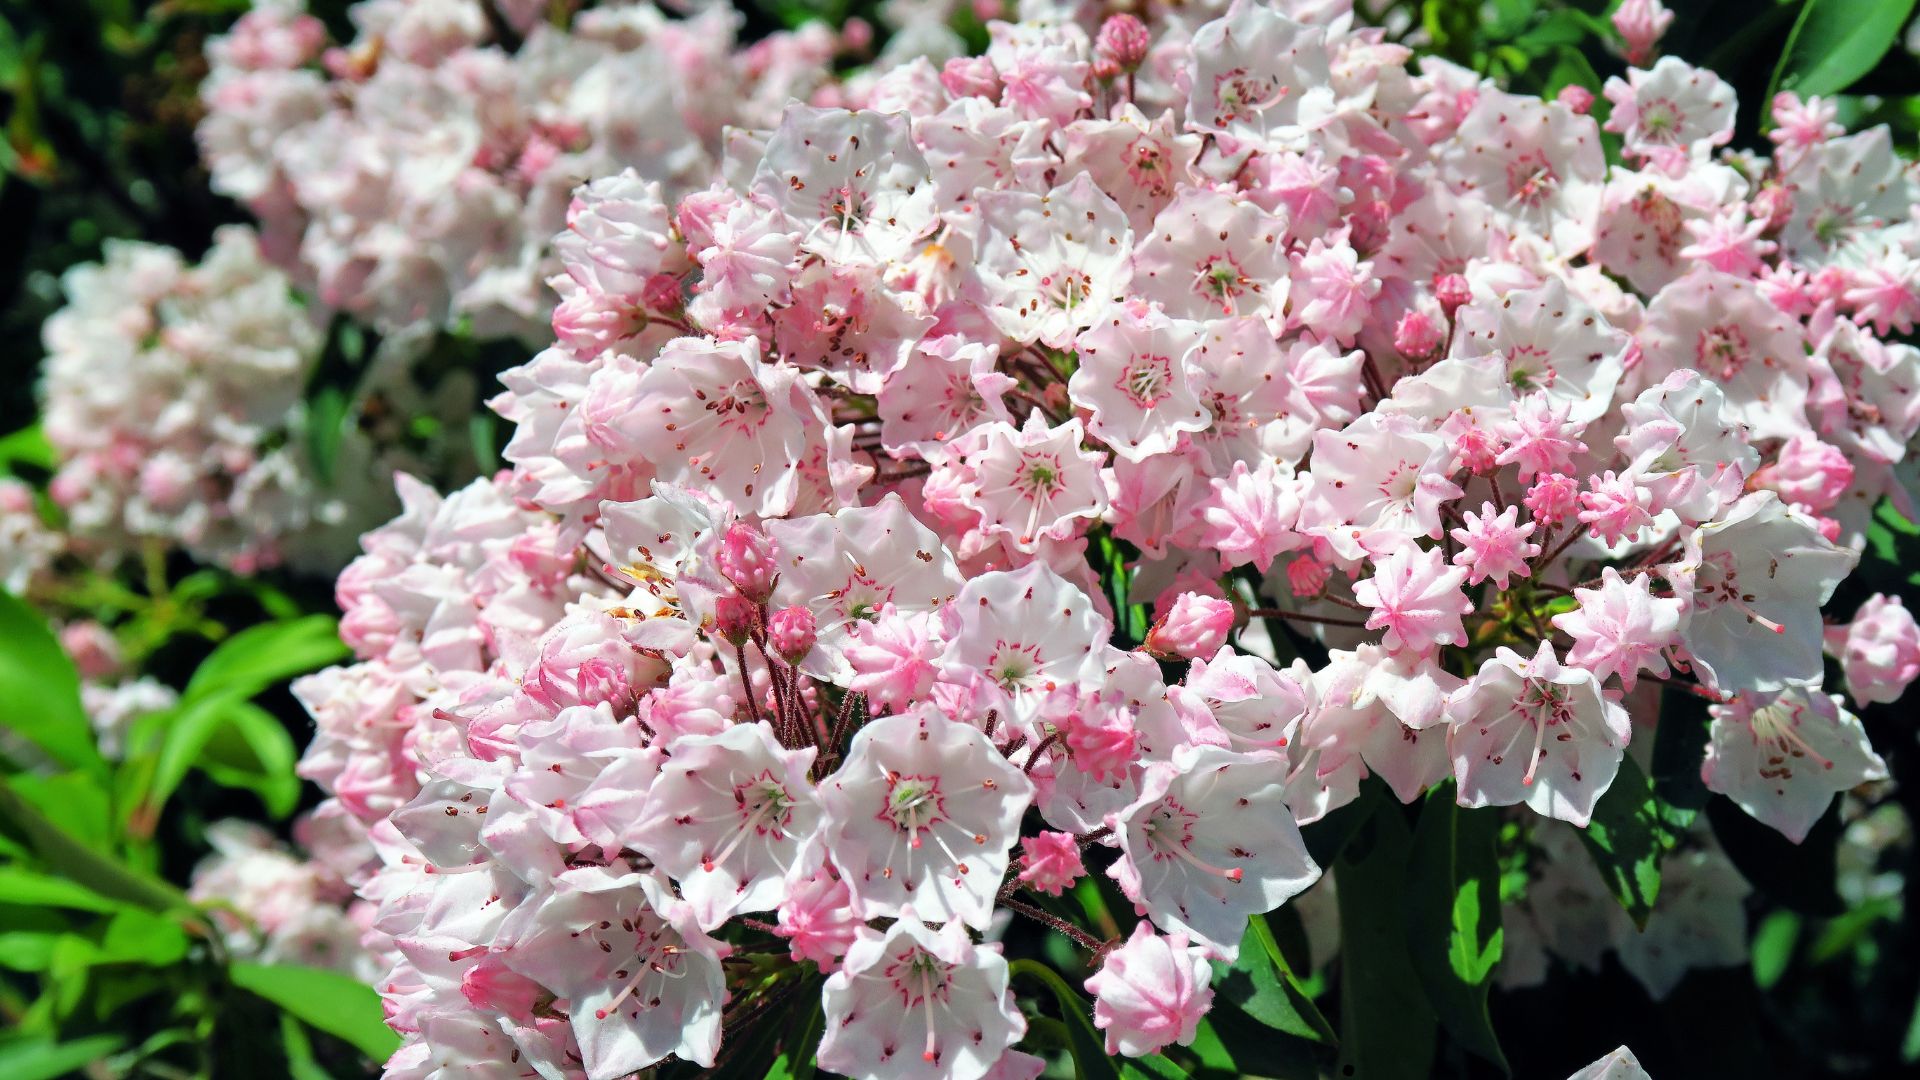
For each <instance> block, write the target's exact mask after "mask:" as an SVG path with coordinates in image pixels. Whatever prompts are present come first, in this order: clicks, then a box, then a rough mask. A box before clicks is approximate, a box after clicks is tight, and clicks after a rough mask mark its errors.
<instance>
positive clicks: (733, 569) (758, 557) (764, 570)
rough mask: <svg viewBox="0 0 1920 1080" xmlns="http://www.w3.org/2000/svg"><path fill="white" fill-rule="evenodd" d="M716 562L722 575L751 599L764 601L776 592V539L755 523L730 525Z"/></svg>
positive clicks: (716, 556)
mask: <svg viewBox="0 0 1920 1080" xmlns="http://www.w3.org/2000/svg"><path fill="white" fill-rule="evenodd" d="M714 562H715V563H716V564H718V566H719V567H720V575H721V576H722V577H724V578H726V579H727V580H728V581H731V582H732V583H733V587H734V588H736V589H739V590H740V595H741V596H744V597H746V598H747V599H748V600H751V601H753V602H754V603H756V604H764V603H766V602H767V597H769V596H772V595H773V578H774V565H773V541H772V540H769V539H767V534H766V533H763V532H761V531H760V530H759V529H757V528H755V527H754V526H752V525H749V524H747V523H746V522H744V521H735V522H734V523H732V524H731V525H728V526H727V531H726V532H725V533H723V534H721V537H720V551H719V553H718V554H717V555H715V556H714Z"/></svg>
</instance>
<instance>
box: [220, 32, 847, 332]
mask: <svg viewBox="0 0 1920 1080" xmlns="http://www.w3.org/2000/svg"><path fill="white" fill-rule="evenodd" d="M549 6H550V5H549V4H548V3H546V2H545V0H519V2H515V3H499V4H496V3H492V2H483V0H365V2H362V3H358V4H355V5H354V6H353V7H352V8H351V10H350V11H349V15H350V16H351V18H352V20H353V24H354V27H355V30H356V35H355V37H354V39H353V40H352V41H350V42H347V43H345V44H342V45H339V46H336V47H332V48H328V47H327V35H326V31H325V28H324V27H323V26H322V25H321V23H320V21H319V20H318V19H316V18H314V17H313V16H311V15H308V14H306V13H305V11H304V7H305V5H304V3H303V2H302V0H278V2H274V3H268V4H261V5H258V6H256V7H255V8H254V9H253V10H252V11H250V12H249V13H247V14H246V15H244V16H243V17H242V18H241V19H240V20H239V22H238V23H237V24H236V25H235V26H234V28H233V30H232V32H231V33H229V34H227V35H225V36H224V37H221V38H217V39H215V40H214V41H213V42H211V43H210V44H209V46H208V59H209V61H210V64H211V72H210V74H209V75H208V78H207V80H206V82H205V84H204V87H203V90H202V97H203V99H204V102H205V105H206V109H207V115H206V118H205V120H204V121H203V122H202V123H201V125H200V130H199V137H200V143H201V147H202V150H203V153H204V156H205V158H206V160H207V163H208V165H209V167H210V169H211V171H212V174H213V184H214V188H215V190H217V191H219V192H220V193H222V194H225V195H229V196H232V197H233V198H235V199H239V200H241V201H242V202H244V203H246V204H247V205H248V206H249V207H250V208H251V209H252V210H253V212H254V213H255V214H256V215H257V216H258V217H259V219H260V222H261V229H262V232H263V234H264V236H265V237H266V239H267V247H268V249H269V250H270V251H271V252H272V253H273V256H274V259H275V261H276V262H278V263H280V264H281V265H283V266H285V267H287V268H288V269H289V270H291V271H293V272H294V273H295V274H296V277H297V278H298V279H299V280H300V281H301V283H302V284H303V285H306V286H311V287H313V288H315V289H316V290H317V295H318V296H319V297H320V299H321V300H322V301H323V302H324V303H326V304H327V305H328V306H329V307H333V308H338V309H341V310H344V311H347V312H350V313H352V314H354V315H356V316H359V317H362V318H364V319H366V320H368V321H370V322H372V323H373V324H374V325H375V326H377V327H378V328H380V329H381V330H382V331H384V332H389V333H392V332H397V331H400V330H404V329H419V328H432V327H437V326H441V325H453V324H454V323H456V322H458V323H463V324H465V325H470V326H471V327H472V328H473V329H474V330H475V331H476V332H478V333H479V334H481V335H483V336H489V337H494V336H514V335H518V336H522V337H526V338H528V339H529V340H532V339H534V338H536V337H537V336H538V334H539V332H540V331H543V330H544V324H545V323H546V317H547V312H548V311H549V310H550V309H551V308H552V305H553V296H552V294H551V293H550V292H549V291H548V289H547V287H546V285H545V279H546V278H547V277H548V276H549V275H550V274H551V273H552V271H553V261H552V258H551V255H550V253H549V251H548V246H547V245H548V241H549V240H550V239H551V237H552V235H553V233H554V231H555V230H556V229H557V228H559V226H560V221H561V215H562V213H563V211H564V210H565V207H566V205H567V196H568V193H569V192H570V191H571V190H572V189H573V187H574V186H575V185H576V184H578V183H580V182H581V181H583V180H586V179H589V178H591V177H595V176H602V175H607V174H610V173H614V172H618V171H619V170H620V169H621V168H623V167H629V166H632V167H637V168H641V169H643V170H645V171H646V174H647V175H648V177H649V178H652V179H656V180H660V181H663V182H665V183H667V184H668V185H669V186H670V187H672V188H674V189H675V190H680V189H686V188H689V187H692V186H696V185H698V184H702V183H705V182H706V180H707V178H708V177H709V176H710V175H711V173H712V171H713V161H714V152H715V150H716V149H717V148H718V146H719V144H720V141H721V135H722V132H723V130H724V129H725V127H726V126H727V125H729V124H740V123H754V122H756V121H757V120H758V118H760V117H764V116H768V115H777V112H778V109H779V106H780V105H781V104H782V103H784V102H785V101H786V100H787V98H788V97H790V96H799V97H803V98H804V97H807V96H809V95H810V94H812V93H813V92H814V91H815V90H816V89H817V88H818V87H820V86H822V85H824V84H826V83H827V81H828V75H829V64H830V62H831V61H832V60H833V59H834V57H835V56H836V55H838V54H839V52H840V51H841V48H842V44H841V42H840V40H839V38H838V37H837V36H836V35H834V34H833V33H832V32H830V31H828V30H827V29H826V28H825V27H824V26H822V25H819V24H814V25H811V26H810V27H808V28H806V29H804V30H801V31H797V32H793V33H783V34H776V35H774V36H772V37H770V38H767V39H766V40H764V41H761V42H759V43H757V44H756V45H754V46H753V47H752V48H750V49H744V50H738V49H736V48H735V47H734V35H735V31H736V23H737V21H738V18H739V16H738V14H737V13H736V12H734V10H733V9H732V8H731V7H728V6H726V5H718V6H701V7H702V10H701V13H700V14H699V15H697V16H695V17H693V18H691V19H688V20H684V21H681V20H676V19H671V18H669V17H667V16H666V15H664V14H662V13H661V12H660V11H658V10H657V9H655V8H654V7H652V6H651V5H648V4H637V3H633V4H614V5H608V6H603V7H600V8H596V9H594V10H591V11H587V12H583V13H581V14H580V15H578V16H577V17H575V18H574V19H573V21H572V25H571V27H570V28H569V29H566V30H560V29H556V28H555V26H554V25H552V24H550V23H549V22H548V21H547V15H548V12H547V9H548V7H549ZM560 6H564V5H560Z"/></svg>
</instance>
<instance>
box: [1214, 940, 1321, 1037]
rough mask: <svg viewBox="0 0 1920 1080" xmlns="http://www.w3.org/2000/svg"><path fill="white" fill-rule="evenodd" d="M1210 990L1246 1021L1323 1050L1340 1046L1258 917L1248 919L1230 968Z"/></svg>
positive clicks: (1225, 969) (1226, 969)
mask: <svg viewBox="0 0 1920 1080" xmlns="http://www.w3.org/2000/svg"><path fill="white" fill-rule="evenodd" d="M1214 989H1215V992H1216V993H1217V994H1218V995H1219V996H1220V997H1222V998H1224V999H1226V1000H1227V1001H1230V1002H1232V1003H1233V1004H1234V1005H1236V1006H1238V1007H1239V1008H1240V1010H1241V1011H1242V1012H1245V1013H1246V1014H1247V1015H1248V1016H1250V1017H1252V1018H1253V1019H1255V1020H1258V1021H1259V1022H1260V1023H1262V1024H1264V1025H1266V1026H1267V1027H1270V1028H1272V1029H1274V1030H1275V1031H1278V1032H1281V1033H1282V1034H1283V1035H1285V1036H1289V1037H1292V1038H1295V1039H1303V1040H1306V1041H1308V1042H1313V1043H1322V1044H1327V1045H1331V1044H1334V1043H1337V1042H1339V1037H1338V1036H1337V1035H1335V1033H1334V1030H1333V1025H1332V1024H1330V1023H1328V1022H1327V1018H1326V1017H1324V1016H1322V1015H1320V1010H1319V1008H1318V1007H1316V1006H1315V1005H1314V1003H1313V999H1312V998H1309V997H1308V996H1307V995H1306V992H1305V991H1303V990H1301V989H1300V984H1299V981H1298V980H1297V979H1295V978H1294V976H1293V972H1292V971H1291V970H1290V969H1289V968H1288V966H1287V961H1286V957H1285V956H1283V955H1282V954H1281V952H1280V946H1279V944H1278V943H1277V942H1276V941H1275V940H1274V937H1273V931H1272V930H1271V928H1269V927H1268V926H1267V921H1266V919H1265V918H1264V917H1262V916H1259V915H1256V916H1254V917H1253V918H1251V919H1248V920H1247V930H1246V933H1245V934H1244V935H1243V936H1242V937H1241V939H1240V956H1239V958H1238V959H1237V960H1235V961H1234V962H1233V966H1232V967H1231V968H1225V967H1224V965H1223V971H1222V973H1221V974H1220V975H1219V976H1218V977H1217V978H1216V979H1215V982H1214Z"/></svg>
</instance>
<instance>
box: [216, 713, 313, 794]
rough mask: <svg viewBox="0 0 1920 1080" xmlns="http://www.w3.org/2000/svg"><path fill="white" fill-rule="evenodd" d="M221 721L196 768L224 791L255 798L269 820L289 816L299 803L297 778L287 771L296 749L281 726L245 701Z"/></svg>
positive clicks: (297, 756) (296, 758)
mask: <svg viewBox="0 0 1920 1080" xmlns="http://www.w3.org/2000/svg"><path fill="white" fill-rule="evenodd" d="M226 721H227V722H226V723H225V724H224V725H222V726H221V727H220V728H218V729H217V730H215V732H214V734H213V737H212V738H211V739H209V740H208V742H207V745H206V750H205V752H204V753H202V754H201V756H200V759H199V761H198V762H197V764H198V766H199V768H200V770H201V771H202V772H204V773H206V774H207V775H208V776H210V777H212V778H213V780H214V781H215V782H216V783H219V784H221V785H223V786H225V787H231V788H242V789H245V790H247V791H251V792H253V793H254V794H255V795H258V796H260V801H261V802H262V803H264V804H265V805H266V808H267V812H268V813H269V814H271V815H272V816H273V817H275V818H284V817H286V816H287V815H289V814H291V813H293V811H294V808H295V806H297V805H298V804H299V802H300V777H299V776H297V775H295V773H294V771H293V769H294V765H295V763H296V762H297V761H298V760H299V751H297V750H296V749H295V748H294V745H293V736H291V735H289V734H287V729H286V726H285V725H284V724H282V723H281V722H280V719H279V718H278V717H276V716H274V715H273V714H272V713H270V712H268V711H266V710H265V709H262V708H261V707H259V706H258V705H255V704H253V703H252V702H246V701H242V702H236V703H234V704H233V705H230V706H229V707H228V708H227V710H226Z"/></svg>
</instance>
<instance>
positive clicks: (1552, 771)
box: [1447, 641, 1631, 828]
mask: <svg viewBox="0 0 1920 1080" xmlns="http://www.w3.org/2000/svg"><path fill="white" fill-rule="evenodd" d="M1447 715H1448V718H1449V722H1450V724H1451V729H1450V731H1449V732H1448V740H1447V742H1448V748H1449V750H1450V752H1451V753H1452V756H1453V775H1454V779H1455V780H1456V781H1457V782H1458V783H1459V785H1460V805H1462V806H1511V805H1513V804H1515V803H1522V802H1524V803H1526V804H1527V805H1528V806H1530V807H1532V808H1533V809H1534V812H1536V813H1539V814H1542V815H1545V816H1546V817H1551V818H1559V819H1560V820H1562V821H1566V822H1571V823H1572V824H1574V825H1579V826H1581V827H1583V828H1584V827H1585V826H1586V824H1587V821H1588V819H1589V818H1591V817H1592V816H1593V804H1594V803H1596V802H1598V801H1599V800H1600V796H1601V794H1602V793H1603V792H1605V791H1606V790H1607V787H1608V786H1609V785H1611V784H1612V783H1613V777H1614V774H1615V773H1616V772H1618V771H1619V769H1620V757H1621V755H1622V754H1623V753H1625V752H1626V747H1627V739H1628V737H1629V735H1630V734H1631V727H1630V725H1629V723H1628V721H1627V711H1626V710H1625V709H1623V708H1621V707H1620V706H1619V705H1618V704H1616V703H1615V702H1613V701H1610V700H1608V699H1607V697H1606V696H1605V695H1603V694H1602V693H1601V692H1600V680H1599V679H1597V678H1595V677H1594V674H1593V672H1591V671H1587V670H1585V669H1584V668H1570V667H1564V666H1562V665H1561V663H1560V661H1559V658H1558V657H1556V656H1555V655H1554V653H1553V646H1552V645H1551V644H1549V643H1547V642H1544V641H1543V642H1541V643H1540V649H1539V651H1538V652H1536V653H1534V655H1533V658H1532V659H1528V658H1527V657H1524V656H1521V655H1520V654H1519V653H1517V652H1514V651H1513V650H1512V649H1509V648H1506V647H1504V646H1503V647H1502V648H1500V650H1499V651H1498V652H1496V653H1495V654H1494V657H1493V659H1491V660H1488V661H1487V662H1485V663H1483V664H1481V665H1480V670H1479V671H1477V672H1475V673H1474V676H1473V678H1472V679H1470V680H1468V682H1467V684H1466V685H1465V686H1463V687H1461V688H1460V689H1458V690H1455V691H1454V692H1453V694H1452V695H1451V696H1450V697H1449V698H1448V701H1447Z"/></svg>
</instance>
